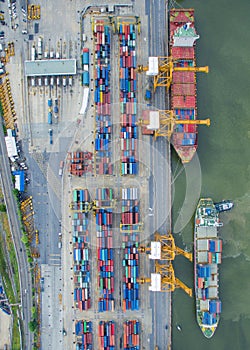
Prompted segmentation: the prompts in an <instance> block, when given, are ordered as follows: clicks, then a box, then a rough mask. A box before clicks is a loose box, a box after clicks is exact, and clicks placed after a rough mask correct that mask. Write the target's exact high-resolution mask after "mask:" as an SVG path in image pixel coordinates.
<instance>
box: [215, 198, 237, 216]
mask: <svg viewBox="0 0 250 350" xmlns="http://www.w3.org/2000/svg"><path fill="white" fill-rule="evenodd" d="M214 205H215V208H216V210H217V211H218V213H222V212H223V211H228V210H231V209H232V208H233V206H234V204H233V201H230V200H223V201H221V202H219V203H214Z"/></svg>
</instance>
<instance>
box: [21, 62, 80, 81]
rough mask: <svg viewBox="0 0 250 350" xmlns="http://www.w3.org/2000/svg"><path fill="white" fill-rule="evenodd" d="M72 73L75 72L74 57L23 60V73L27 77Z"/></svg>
mask: <svg viewBox="0 0 250 350" xmlns="http://www.w3.org/2000/svg"><path fill="white" fill-rule="evenodd" d="M74 74H76V60H75V59H54V60H53V59H52V60H35V61H25V75H26V76H28V77H32V76H41V75H48V76H50V75H74Z"/></svg>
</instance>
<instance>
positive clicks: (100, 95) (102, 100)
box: [94, 20, 113, 175]
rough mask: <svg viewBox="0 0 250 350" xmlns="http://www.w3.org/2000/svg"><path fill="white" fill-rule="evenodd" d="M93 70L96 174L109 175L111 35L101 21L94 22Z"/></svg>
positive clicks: (111, 166) (111, 170) (111, 165)
mask: <svg viewBox="0 0 250 350" xmlns="http://www.w3.org/2000/svg"><path fill="white" fill-rule="evenodd" d="M94 37H95V69H94V78H95V79H94V84H95V92H94V102H95V107H96V110H95V112H96V116H95V123H96V132H95V151H96V173H97V174H99V175H107V174H108V175H111V174H112V173H113V164H112V159H111V156H112V149H111V141H112V117H111V93H110V69H111V66H110V43H111V34H110V28H109V26H108V25H105V24H103V22H102V21H98V20H96V21H95V25H94Z"/></svg>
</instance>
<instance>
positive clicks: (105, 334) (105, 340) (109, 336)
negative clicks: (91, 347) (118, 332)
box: [98, 321, 116, 350]
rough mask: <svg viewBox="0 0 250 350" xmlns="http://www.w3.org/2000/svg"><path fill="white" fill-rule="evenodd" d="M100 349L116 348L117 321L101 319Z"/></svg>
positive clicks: (109, 349)
mask: <svg viewBox="0 0 250 350" xmlns="http://www.w3.org/2000/svg"><path fill="white" fill-rule="evenodd" d="M98 335H99V344H98V345H99V350H115V348H116V347H115V323H114V322H113V321H109V322H104V321H101V322H100V323H99V327H98Z"/></svg>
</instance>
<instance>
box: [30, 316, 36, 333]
mask: <svg viewBox="0 0 250 350" xmlns="http://www.w3.org/2000/svg"><path fill="white" fill-rule="evenodd" d="M36 328H37V320H35V319H33V320H32V321H30V322H29V330H30V331H31V332H35V330H36Z"/></svg>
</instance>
